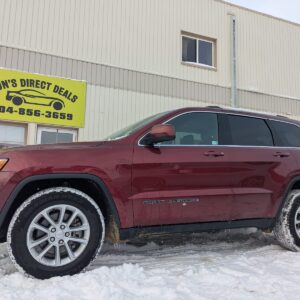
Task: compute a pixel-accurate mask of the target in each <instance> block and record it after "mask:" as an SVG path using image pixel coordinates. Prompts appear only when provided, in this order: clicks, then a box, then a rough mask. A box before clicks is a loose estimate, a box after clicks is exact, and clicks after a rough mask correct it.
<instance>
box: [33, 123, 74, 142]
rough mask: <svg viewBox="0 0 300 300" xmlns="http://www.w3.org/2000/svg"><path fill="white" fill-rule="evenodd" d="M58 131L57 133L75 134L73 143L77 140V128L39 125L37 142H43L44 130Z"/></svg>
mask: <svg viewBox="0 0 300 300" xmlns="http://www.w3.org/2000/svg"><path fill="white" fill-rule="evenodd" d="M43 131H47V132H56V133H70V134H72V135H73V143H74V142H77V137H78V130H77V129H68V128H59V127H44V126H39V127H38V129H37V140H36V142H37V144H39V145H40V144H41V141H42V132H43Z"/></svg>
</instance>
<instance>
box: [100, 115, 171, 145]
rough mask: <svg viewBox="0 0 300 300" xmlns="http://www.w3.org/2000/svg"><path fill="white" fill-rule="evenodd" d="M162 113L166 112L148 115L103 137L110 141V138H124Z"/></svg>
mask: <svg viewBox="0 0 300 300" xmlns="http://www.w3.org/2000/svg"><path fill="white" fill-rule="evenodd" d="M164 114H166V112H163V113H159V114H157V115H154V116H151V117H148V118H146V119H143V120H141V121H138V122H136V123H134V124H132V125H130V126H127V127H125V128H123V129H120V130H118V131H117V132H114V133H113V134H111V135H109V136H107V137H106V138H105V140H106V141H112V140H118V139H121V138H124V137H126V136H129V135H130V134H132V133H134V132H136V131H137V130H139V129H140V128H142V127H143V126H145V125H147V124H149V123H151V122H153V121H155V120H157V119H159V118H160V117H161V116H163V115H164Z"/></svg>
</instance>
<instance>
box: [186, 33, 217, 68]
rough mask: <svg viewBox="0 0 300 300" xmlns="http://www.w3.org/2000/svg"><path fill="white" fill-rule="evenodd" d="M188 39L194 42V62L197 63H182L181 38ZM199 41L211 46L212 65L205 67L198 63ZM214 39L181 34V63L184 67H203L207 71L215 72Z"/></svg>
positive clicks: (215, 41)
mask: <svg viewBox="0 0 300 300" xmlns="http://www.w3.org/2000/svg"><path fill="white" fill-rule="evenodd" d="M184 37H185V38H188V39H192V40H195V41H196V60H197V62H191V61H184V60H182V49H183V38H184ZM199 41H203V42H207V43H210V44H212V65H206V64H202V63H200V62H199ZM216 43H217V40H216V39H211V38H205V37H200V36H198V37H197V36H196V35H193V34H190V35H189V34H187V33H181V63H182V64H186V65H193V66H198V67H204V68H208V69H213V70H216V68H217V66H216V65H217V64H216Z"/></svg>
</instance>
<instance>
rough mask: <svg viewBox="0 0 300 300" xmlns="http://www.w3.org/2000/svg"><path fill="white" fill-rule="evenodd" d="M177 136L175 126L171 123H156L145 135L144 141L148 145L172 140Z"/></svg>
mask: <svg viewBox="0 0 300 300" xmlns="http://www.w3.org/2000/svg"><path fill="white" fill-rule="evenodd" d="M175 137H176V132H175V127H174V126H173V125H169V124H161V125H155V126H153V127H152V128H151V130H150V132H149V133H148V134H147V135H146V136H145V137H144V139H143V143H144V145H146V146H153V145H154V144H157V143H161V142H167V141H172V140H174V139H175Z"/></svg>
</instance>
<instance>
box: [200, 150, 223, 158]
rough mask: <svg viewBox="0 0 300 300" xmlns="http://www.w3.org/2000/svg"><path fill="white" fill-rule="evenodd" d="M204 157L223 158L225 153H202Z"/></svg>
mask: <svg viewBox="0 0 300 300" xmlns="http://www.w3.org/2000/svg"><path fill="white" fill-rule="evenodd" d="M204 156H211V157H222V156H225V153H224V152H215V151H207V152H204Z"/></svg>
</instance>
